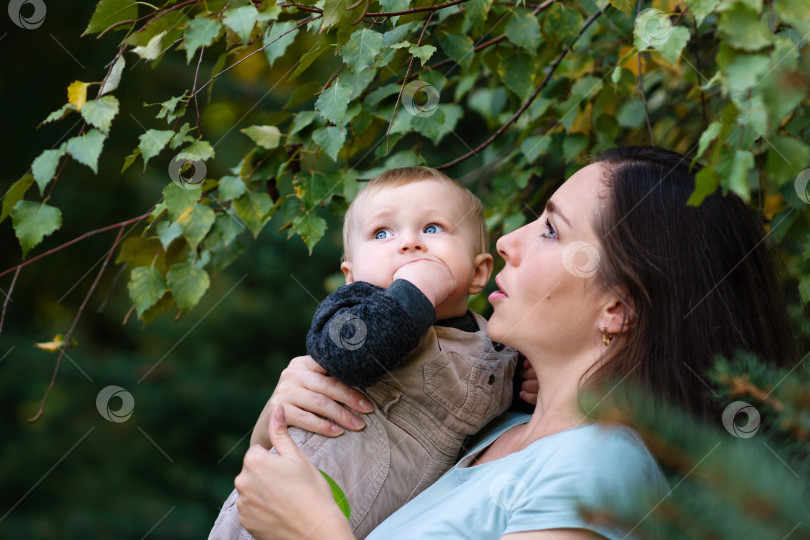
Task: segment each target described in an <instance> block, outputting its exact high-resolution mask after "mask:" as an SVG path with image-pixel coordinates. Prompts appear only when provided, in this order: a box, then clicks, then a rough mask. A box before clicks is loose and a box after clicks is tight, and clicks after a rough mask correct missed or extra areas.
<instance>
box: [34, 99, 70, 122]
mask: <svg viewBox="0 0 810 540" xmlns="http://www.w3.org/2000/svg"><path fill="white" fill-rule="evenodd" d="M73 111H78V109H77V108H76V105H74V104H73V103H65V104H64V105H62V107H61V108H60V109H58V110H56V111H53V112H52V113H51V114H49V115H48V117H47V118H45V120H43V121H42V122H40V123H39V125H40V126H41V125H42V124H47V123H49V122H54V121H56V120H61V119H62V118H64V117H65V116H67V115H68V114H70V113H71V112H73Z"/></svg>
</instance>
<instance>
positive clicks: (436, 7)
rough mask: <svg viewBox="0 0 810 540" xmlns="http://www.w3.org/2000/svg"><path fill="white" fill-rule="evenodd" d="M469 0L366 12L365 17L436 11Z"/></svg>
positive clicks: (454, 0)
mask: <svg viewBox="0 0 810 540" xmlns="http://www.w3.org/2000/svg"><path fill="white" fill-rule="evenodd" d="M464 2H469V0H453V1H452V2H445V3H444V4H435V5H433V6H424V7H415V8H411V9H404V10H402V11H380V12H378V13H366V15H365V16H366V17H396V16H398V15H410V14H411V13H419V12H420V11H430V12H436V11H438V10H440V9H444V8H447V7H451V6H455V5H458V4H463V3H464Z"/></svg>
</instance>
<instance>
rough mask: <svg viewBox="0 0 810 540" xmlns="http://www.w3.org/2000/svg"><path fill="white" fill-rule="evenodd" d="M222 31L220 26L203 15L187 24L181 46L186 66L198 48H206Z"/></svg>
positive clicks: (217, 22)
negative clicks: (184, 54) (184, 52)
mask: <svg viewBox="0 0 810 540" xmlns="http://www.w3.org/2000/svg"><path fill="white" fill-rule="evenodd" d="M220 30H222V24H221V23H220V22H219V21H217V20H215V19H209V18H208V17H206V16H205V15H199V16H197V17H195V18H194V19H193V20H191V21H190V22H189V23H188V27H187V28H186V31H185V32H183V37H184V39H183V45H184V46H185V48H186V64H188V63H189V62H191V57H192V56H194V53H195V52H197V49H199V48H200V47H208V46H209V45H211V44H212V43H214V40H216V38H217V36H218V35H219V32H220Z"/></svg>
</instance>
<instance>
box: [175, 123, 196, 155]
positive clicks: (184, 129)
mask: <svg viewBox="0 0 810 540" xmlns="http://www.w3.org/2000/svg"><path fill="white" fill-rule="evenodd" d="M189 131H191V126H189V125H188V122H184V123H183V125H182V126H180V129H179V130H177V134H176V135H175V136H174V137H172V142H170V143H169V148H171V149H172V150H174V149H175V148H177V147H178V146H180V145H181V144H183V143H184V142H189V141H191V142H194V138H193V137H191V136H188V137H187V135H188V132H189Z"/></svg>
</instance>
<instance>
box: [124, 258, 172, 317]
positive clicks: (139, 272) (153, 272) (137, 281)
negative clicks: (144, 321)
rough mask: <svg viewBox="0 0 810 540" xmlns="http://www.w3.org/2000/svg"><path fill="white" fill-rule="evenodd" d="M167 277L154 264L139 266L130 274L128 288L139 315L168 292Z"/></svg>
mask: <svg viewBox="0 0 810 540" xmlns="http://www.w3.org/2000/svg"><path fill="white" fill-rule="evenodd" d="M166 289H167V286H166V278H165V277H163V274H161V273H160V271H159V270H158V269H157V268H155V267H154V266H139V267H137V268H133V269H132V272H130V274H129V283H127V290H128V291H129V297H130V298H131V299H132V303H133V304H134V305H135V309H136V310H137V312H138V317H140V316H141V315H143V312H144V311H146V310H147V309H149V308H150V307H152V306H153V305H155V304H156V303H157V301H158V300H160V299H161V298H162V297H163V294H164V293H165V292H166Z"/></svg>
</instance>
